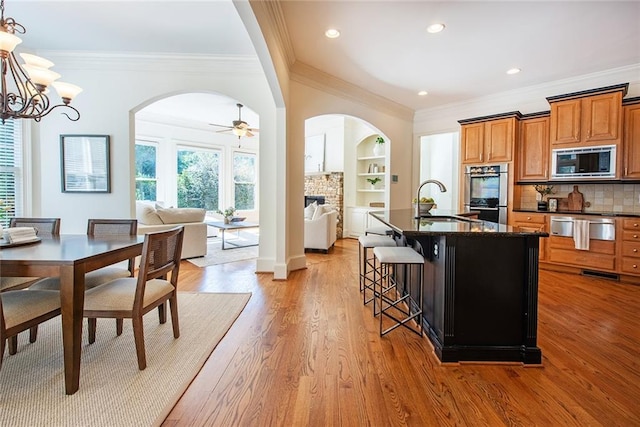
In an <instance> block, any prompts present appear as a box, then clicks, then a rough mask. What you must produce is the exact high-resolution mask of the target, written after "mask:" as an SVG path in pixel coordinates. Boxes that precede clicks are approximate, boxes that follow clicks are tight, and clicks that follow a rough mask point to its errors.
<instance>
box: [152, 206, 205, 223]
mask: <svg viewBox="0 0 640 427" xmlns="http://www.w3.org/2000/svg"><path fill="white" fill-rule="evenodd" d="M156 212H158V216H159V217H160V219H161V220H162V222H163V223H165V224H181V223H185V222H202V221H204V216H205V214H206V213H207V211H206V210H204V209H200V208H166V209H165V208H158V209H156Z"/></svg>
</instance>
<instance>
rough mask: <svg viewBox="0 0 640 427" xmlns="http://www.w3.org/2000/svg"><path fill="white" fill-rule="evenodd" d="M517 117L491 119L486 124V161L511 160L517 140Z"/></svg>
mask: <svg viewBox="0 0 640 427" xmlns="http://www.w3.org/2000/svg"><path fill="white" fill-rule="evenodd" d="M514 124H515V119H512V118H508V119H501V120H491V121H489V122H486V123H485V124H484V146H485V150H484V152H485V159H484V161H485V162H510V161H511V159H512V158H513V155H512V153H513V144H514V142H515V132H514V130H515V126H514Z"/></svg>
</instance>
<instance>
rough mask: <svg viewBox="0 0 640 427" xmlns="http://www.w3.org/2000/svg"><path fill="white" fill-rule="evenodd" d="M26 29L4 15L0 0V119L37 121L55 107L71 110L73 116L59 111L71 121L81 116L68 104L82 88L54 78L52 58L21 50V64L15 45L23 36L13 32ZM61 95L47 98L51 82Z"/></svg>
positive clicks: (0, 0) (2, 4)
mask: <svg viewBox="0 0 640 427" xmlns="http://www.w3.org/2000/svg"><path fill="white" fill-rule="evenodd" d="M26 32H27V30H26V29H25V28H24V27H23V26H22V25H21V24H19V23H18V22H16V21H15V19H13V18H5V16H4V0H0V67H1V68H0V69H2V79H0V121H1V122H2V123H4V121H5V120H13V119H32V120H35V121H36V122H39V121H40V120H41V119H42V118H43V117H44V116H46V115H47V114H49V113H50V112H51V111H53V110H54V109H56V108H58V107H64V108H65V110H66V109H68V110H66V111H69V110H70V111H72V115H73V117H72V116H69V114H67V113H66V112H64V111H63V112H62V114H64V115H65V116H67V118H68V119H69V120H71V121H74V122H75V121H77V120H78V119H80V112H79V111H78V110H76V109H75V108H74V107H72V106H71V105H69V104H70V103H71V100H73V98H74V97H75V96H76V95H78V94H79V93H80V92H82V89H81V88H79V87H78V86H76V85H72V84H70V83H63V82H57V83H54V81H55V80H58V79H59V78H60V74H58V73H56V72H55V71H52V70H50V68H51V67H53V62H51V61H49V60H48V59H45V58H42V57H39V56H37V55H32V54H29V53H20V57H21V58H22V60H23V61H24V64H20V63H19V62H18V60H17V58H16V55H15V53H14V49H15V48H16V46H17V45H19V44H20V43H21V42H22V40H21V39H20V37H18V36H16V35H15V33H18V34H24V33H26ZM52 84H53V86H54V87H55V88H56V91H57V92H58V94H59V95H60V98H62V102H61V103H58V104H55V105H54V104H53V103H52V102H51V100H50V99H49V96H48V94H49V90H48V89H47V88H48V87H49V86H50V85H52Z"/></svg>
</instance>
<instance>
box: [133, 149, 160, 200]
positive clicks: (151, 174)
mask: <svg viewBox="0 0 640 427" xmlns="http://www.w3.org/2000/svg"><path fill="white" fill-rule="evenodd" d="M157 164H158V145H157V144H155V143H149V142H136V200H157V199H156V197H157V194H158V185H157V184H158V182H157V181H158V177H157V174H156V169H157Z"/></svg>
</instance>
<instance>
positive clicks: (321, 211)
mask: <svg viewBox="0 0 640 427" xmlns="http://www.w3.org/2000/svg"><path fill="white" fill-rule="evenodd" d="M328 209H329V206H328V205H318V208H317V209H316V211H315V212H314V213H313V218H312V219H318V218H320V217H321V216H322V215H323V214H324V213H325V212H329V210H328Z"/></svg>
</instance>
